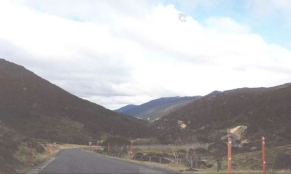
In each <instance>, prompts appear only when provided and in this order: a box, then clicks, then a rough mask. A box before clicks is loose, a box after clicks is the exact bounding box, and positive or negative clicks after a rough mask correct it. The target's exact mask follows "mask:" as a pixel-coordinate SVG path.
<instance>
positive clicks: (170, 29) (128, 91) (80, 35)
mask: <svg viewBox="0 0 291 174" xmlns="http://www.w3.org/2000/svg"><path fill="white" fill-rule="evenodd" d="M180 14H183V15H184V20H180V19H179V15H180ZM289 31H291V1H289V0H236V1H233V0H168V1H166V0H138V1H137V0H127V1H118V0H18V1H16V0H1V1H0V58H4V59H6V60H7V61H11V62H14V63H16V64H19V65H22V66H24V67H25V68H27V69H29V70H31V71H33V72H34V73H36V74H37V75H39V76H41V77H42V78H45V79H47V80H48V81H50V82H52V83H54V84H56V85H58V86H60V87H61V88H63V89H65V90H67V91H68V92H70V93H72V94H74V95H76V96H78V97H81V98H83V99H87V100H89V101H92V102H95V103H97V104H99V105H102V106H104V107H106V108H108V109H117V108H120V107H122V106H125V105H127V104H141V103H145V102H147V101H149V100H153V99H156V98H161V97H173V96H196V95H206V94H208V93H211V92H212V91H214V90H219V91H225V90H230V89H236V88H243V87H250V88H253V87H271V86H276V85H281V84H284V83H290V82H291V76H290V74H291V66H290V65H291V32H289Z"/></svg>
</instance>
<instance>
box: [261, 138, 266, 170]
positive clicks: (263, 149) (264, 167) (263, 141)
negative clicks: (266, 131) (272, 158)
mask: <svg viewBox="0 0 291 174" xmlns="http://www.w3.org/2000/svg"><path fill="white" fill-rule="evenodd" d="M262 167H263V174H266V160H265V137H262Z"/></svg>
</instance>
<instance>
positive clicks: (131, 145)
mask: <svg viewBox="0 0 291 174" xmlns="http://www.w3.org/2000/svg"><path fill="white" fill-rule="evenodd" d="M130 142H131V144H130V158H131V159H132V158H133V151H132V149H133V141H132V140H131V141H130Z"/></svg>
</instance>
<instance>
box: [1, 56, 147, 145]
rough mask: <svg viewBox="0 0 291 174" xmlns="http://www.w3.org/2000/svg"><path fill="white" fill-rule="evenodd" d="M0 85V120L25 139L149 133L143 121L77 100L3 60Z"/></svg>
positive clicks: (80, 138) (81, 140)
mask: <svg viewBox="0 0 291 174" xmlns="http://www.w3.org/2000/svg"><path fill="white" fill-rule="evenodd" d="M0 84H1V85H0V121H2V122H3V123H4V124H6V125H7V126H9V127H11V128H13V129H15V130H16V131H18V132H21V134H23V135H25V136H28V137H32V138H39V139H48V140H51V141H60V142H67V143H84V142H88V140H90V139H92V138H93V139H98V138H99V137H100V136H101V135H102V134H103V133H107V134H112V135H121V136H125V137H143V136H147V135H148V134H151V132H150V131H148V128H147V126H146V122H144V121H142V120H139V119H136V118H133V117H129V116H126V115H123V114H118V113H115V112H113V111H110V110H108V109H105V108H104V107H102V106H99V105H97V104H95V103H92V102H89V101H86V100H83V99H80V98H78V97H76V96H74V95H72V94H70V93H68V92H66V91H65V90H63V89H61V88H59V87H58V86H56V85H54V84H52V83H50V82H48V81H46V80H44V79H42V78H41V77H39V76H37V75H35V74H34V73H33V72H31V71H29V70H26V69H25V68H24V67H22V66H18V65H16V64H14V63H11V62H8V61H5V60H4V59H0Z"/></svg>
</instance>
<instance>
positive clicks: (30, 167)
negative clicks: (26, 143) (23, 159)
mask: <svg viewBox="0 0 291 174" xmlns="http://www.w3.org/2000/svg"><path fill="white" fill-rule="evenodd" d="M30 168H32V142H31V143H30Z"/></svg>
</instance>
